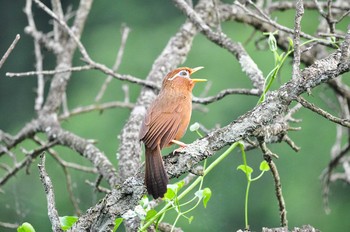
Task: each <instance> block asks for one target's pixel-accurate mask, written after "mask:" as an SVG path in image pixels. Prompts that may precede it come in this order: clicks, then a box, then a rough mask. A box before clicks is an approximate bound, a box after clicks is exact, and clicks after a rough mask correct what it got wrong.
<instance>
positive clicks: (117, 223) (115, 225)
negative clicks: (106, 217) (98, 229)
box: [113, 218, 123, 232]
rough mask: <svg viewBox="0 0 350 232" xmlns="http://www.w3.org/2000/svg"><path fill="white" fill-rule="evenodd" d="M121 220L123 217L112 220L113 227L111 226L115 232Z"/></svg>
mask: <svg viewBox="0 0 350 232" xmlns="http://www.w3.org/2000/svg"><path fill="white" fill-rule="evenodd" d="M122 222H123V218H117V219H115V221H114V228H113V232H116V231H117V229H118V227H119V226H120V224H122Z"/></svg>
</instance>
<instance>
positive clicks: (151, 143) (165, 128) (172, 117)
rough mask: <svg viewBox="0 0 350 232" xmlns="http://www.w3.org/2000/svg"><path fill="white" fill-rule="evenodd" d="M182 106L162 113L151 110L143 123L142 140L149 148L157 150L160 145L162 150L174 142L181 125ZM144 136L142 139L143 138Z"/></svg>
mask: <svg viewBox="0 0 350 232" xmlns="http://www.w3.org/2000/svg"><path fill="white" fill-rule="evenodd" d="M181 111H182V108H181V106H179V105H178V106H177V107H175V108H173V110H167V111H165V110H163V111H161V112H159V111H156V110H150V111H149V112H151V113H150V114H148V115H147V116H146V118H145V120H144V122H143V125H142V128H141V132H140V139H141V140H143V142H144V143H145V145H146V146H147V147H149V148H152V149H155V148H156V146H157V144H159V146H160V149H162V148H163V147H166V146H167V145H168V144H169V143H170V142H171V140H173V139H174V138H175V136H176V134H177V132H178V130H179V127H180V125H181V115H180V112H181ZM141 136H142V137H141Z"/></svg>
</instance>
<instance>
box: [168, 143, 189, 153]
mask: <svg viewBox="0 0 350 232" xmlns="http://www.w3.org/2000/svg"><path fill="white" fill-rule="evenodd" d="M171 142H172V143H175V144H177V145H179V146H180V147H179V148H176V149H175V150H174V151H173V154H175V153H178V152H181V150H182V149H184V148H185V147H187V144H186V143H183V142H181V141H178V140H175V139H173V140H171Z"/></svg>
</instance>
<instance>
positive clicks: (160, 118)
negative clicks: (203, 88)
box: [140, 67, 206, 199]
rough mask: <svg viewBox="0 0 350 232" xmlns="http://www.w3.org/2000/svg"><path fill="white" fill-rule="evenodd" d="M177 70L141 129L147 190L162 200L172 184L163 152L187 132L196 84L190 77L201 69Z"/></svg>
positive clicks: (151, 108)
mask: <svg viewBox="0 0 350 232" xmlns="http://www.w3.org/2000/svg"><path fill="white" fill-rule="evenodd" d="M202 68H203V67H197V68H193V69H191V68H187V67H182V68H177V69H175V70H173V71H171V72H169V73H168V74H167V75H166V76H165V78H164V80H163V83H162V88H161V90H160V92H159V95H158V96H157V98H156V99H155V100H154V102H153V103H152V104H151V105H150V107H149V109H148V111H147V114H146V116H145V119H144V121H143V123H142V126H141V130H140V140H141V141H143V142H144V144H145V150H146V152H145V153H146V174H145V183H146V187H147V191H148V193H149V194H151V195H152V196H153V198H154V199H157V198H158V197H163V196H164V194H165V193H166V191H167V184H168V182H169V180H168V176H167V174H166V171H165V169H164V164H163V159H162V155H161V152H160V150H161V149H163V148H164V147H167V146H170V145H172V144H173V143H176V144H179V145H180V146H185V144H184V143H181V142H179V141H178V140H180V139H181V138H182V136H183V135H184V133H185V132H186V129H187V127H188V124H189V122H190V118H191V113H192V89H193V87H194V85H195V83H196V82H203V81H206V80H205V79H191V78H190V75H191V74H193V73H194V72H196V71H198V70H200V69H202Z"/></svg>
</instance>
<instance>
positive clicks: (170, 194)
mask: <svg viewBox="0 0 350 232" xmlns="http://www.w3.org/2000/svg"><path fill="white" fill-rule="evenodd" d="M167 187H168V189H167V191H166V193H165V194H164V199H165V200H172V199H174V197H175V196H176V190H177V185H176V184H168V186H167Z"/></svg>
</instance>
